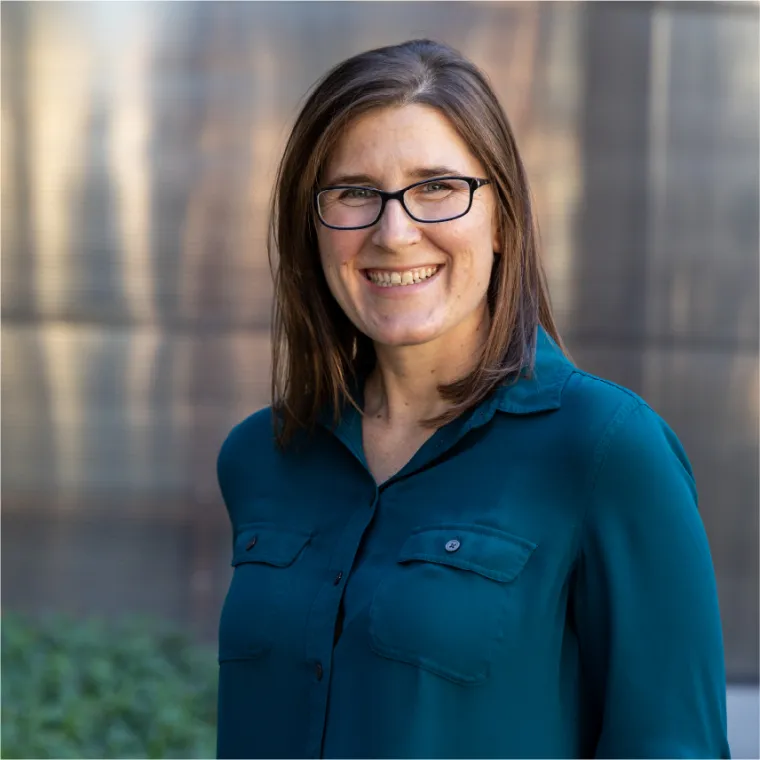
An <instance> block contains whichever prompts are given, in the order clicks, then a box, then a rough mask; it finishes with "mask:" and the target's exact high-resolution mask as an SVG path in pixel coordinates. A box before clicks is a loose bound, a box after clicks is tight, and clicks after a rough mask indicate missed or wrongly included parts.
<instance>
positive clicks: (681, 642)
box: [218, 40, 729, 758]
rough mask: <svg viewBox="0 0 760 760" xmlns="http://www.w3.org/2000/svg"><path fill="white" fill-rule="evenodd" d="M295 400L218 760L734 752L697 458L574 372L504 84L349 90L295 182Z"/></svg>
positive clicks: (370, 65) (284, 340) (290, 257)
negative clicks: (501, 97) (546, 274)
mask: <svg viewBox="0 0 760 760" xmlns="http://www.w3.org/2000/svg"><path fill="white" fill-rule="evenodd" d="M272 231H273V242H274V245H275V247H276V250H277V252H278V254H279V267H278V269H277V274H276V308H275V319H274V336H273V406H272V408H267V409H264V410H262V411H260V412H258V413H256V414H254V415H253V416H251V417H249V418H248V419H247V420H245V421H244V422H242V423H241V424H240V425H238V426H237V427H236V428H235V429H234V430H233V431H232V432H231V433H230V435H229V437H228V439H227V440H226V442H225V443H224V445H223V447H222V450H221V452H220V456H219V462H218V476H219V483H220V487H221V491H222V493H223V496H224V500H225V503H226V506H227V509H228V511H229V515H230V519H231V522H232V527H233V534H234V551H233V560H232V564H233V566H234V573H233V578H232V582H231V586H230V589H229V592H228V595H227V598H226V601H225V604H224V608H223V611H222V616H221V624H220V642H219V660H220V683H219V735H218V754H219V756H220V757H247V758H251V757H373V758H382V757H439V758H443V757H468V758H472V757H500V758H506V757H563V758H570V757H591V756H599V757H629V758H633V757H728V752H729V750H728V746H727V742H726V714H725V680H724V665H723V649H722V639H721V626H720V618H719V612H718V604H717V597H716V588H715V580H714V575H713V568H712V563H711V559H710V553H709V549H708V544H707V540H706V537H705V533H704V530H703V526H702V523H701V521H700V518H699V516H698V513H697V507H696V498H697V497H696V491H695V486H694V480H693V477H692V473H691V469H690V466H689V463H688V461H687V459H686V455H685V454H684V452H683V449H682V448H681V446H680V444H679V442H678V440H677V439H676V437H675V436H674V434H673V433H672V432H671V431H670V429H669V428H668V427H667V425H666V424H665V423H664V422H663V421H662V420H661V419H660V418H659V417H658V416H657V415H656V414H655V413H654V412H653V411H652V410H651V409H650V408H649V407H648V406H647V405H646V404H645V403H644V402H643V401H642V400H641V399H640V398H638V397H637V396H635V395H634V394H633V393H631V392H630V391H628V390H625V389H623V388H620V387H618V386H616V385H614V384H612V383H609V382H606V381H604V380H600V379H598V378H595V377H593V376H591V375H588V374H586V373H584V372H582V371H580V370H579V369H577V368H576V367H574V366H573V365H572V364H571V363H570V361H569V360H568V359H567V358H566V357H565V355H564V353H563V350H562V347H561V346H562V344H561V341H560V338H559V335H558V334H557V329H556V326H555V323H554V320H553V318H552V314H551V310H550V307H549V299H548V296H547V291H546V286H545V284H544V278H543V274H542V271H541V267H540V263H539V258H538V252H537V247H536V239H535V236H534V231H533V217H532V211H531V206H530V200H529V192H528V183H527V180H526V177H525V171H524V169H523V166H522V163H521V161H520V158H519V155H518V152H517V148H516V145H515V141H514V138H513V136H512V133H511V130H510V127H509V125H508V122H507V119H506V117H505V116H504V113H503V111H502V110H501V107H500V106H499V105H498V103H497V100H496V98H495V96H494V94H493V92H492V91H491V89H490V87H489V85H488V84H487V82H486V80H485V79H484V77H483V75H482V74H481V73H480V72H479V71H478V70H477V69H476V68H475V67H474V66H473V65H472V64H471V63H470V62H468V61H466V60H464V59H463V58H462V57H461V56H459V55H458V54H457V53H456V52H455V51H453V50H451V49H450V48H448V47H446V46H444V45H440V44H437V43H433V42H430V41H424V40H423V41H419V40H418V41H413V42H408V43H405V44H403V45H398V46H394V47H388V48H383V49H379V50H374V51H370V52H367V53H364V54H362V55H358V56H356V57H354V58H351V59H349V60H347V61H345V62H344V63H342V64H340V65H339V66H337V67H336V68H335V69H333V70H332V71H331V72H330V73H328V74H327V75H326V77H325V78H324V79H323V80H322V81H321V82H320V83H319V84H318V85H317V86H316V88H315V89H314V91H313V92H312V93H311V96H310V97H309V99H308V100H307V102H306V104H305V105H304V107H303V110H302V111H301V113H300V115H299V116H298V119H297V121H296V124H295V127H294V129H293V132H292V134H291V136H290V140H289V142H288V144H287V147H286V149H285V154H284V157H283V159H282V163H281V166H280V170H279V173H278V177H277V186H276V193H275V203H274V209H273V226H272Z"/></svg>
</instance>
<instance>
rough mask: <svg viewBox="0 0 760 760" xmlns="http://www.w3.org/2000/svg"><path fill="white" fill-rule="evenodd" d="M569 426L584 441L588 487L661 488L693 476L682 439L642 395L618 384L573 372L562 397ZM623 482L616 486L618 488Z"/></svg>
mask: <svg viewBox="0 0 760 760" xmlns="http://www.w3.org/2000/svg"><path fill="white" fill-rule="evenodd" d="M562 411H563V412H564V417H565V424H566V425H567V426H569V427H571V428H573V429H574V430H575V433H574V437H575V438H576V440H577V439H578V437H581V438H582V439H583V443H585V445H584V446H583V449H584V451H585V452H586V454H587V455H588V457H589V459H588V460H587V462H588V464H589V465H590V467H589V470H588V476H589V487H590V489H591V490H592V491H594V490H596V491H598V490H599V489H600V488H602V487H603V486H606V487H608V488H613V489H614V488H617V489H623V488H626V486H625V483H626V482H627V481H629V480H631V479H641V478H645V479H647V481H648V482H649V484H650V485H651V486H653V487H656V486H657V485H658V484H661V483H663V482H664V481H667V480H672V479H673V478H677V479H678V480H679V481H680V480H682V479H685V482H686V484H687V485H688V486H689V487H690V488H691V489H693V474H692V469H691V465H690V463H689V460H688V458H687V455H686V452H685V450H684V447H683V445H682V444H681V441H680V440H679V439H678V437H677V436H676V434H675V433H674V432H673V430H672V429H671V427H670V426H669V425H668V423H667V422H666V421H665V420H664V419H663V418H662V417H661V416H660V415H659V414H658V413H657V412H656V411H655V410H654V409H653V408H652V407H651V406H650V405H649V404H648V403H647V402H646V401H645V400H644V399H643V398H641V397H640V396H639V395H637V394H636V393H634V392H633V391H631V390H629V389H628V388H625V387H623V386H621V385H618V384H617V383H614V382H611V381H609V380H605V379H603V378H600V377H597V376H595V375H592V374H590V373H588V372H583V371H581V370H577V369H576V370H574V371H573V373H572V374H571V376H570V377H569V378H568V381H567V383H566V386H565V388H564V391H563V395H562ZM616 483H617V484H618V486H617V487H616V486H615V484H616Z"/></svg>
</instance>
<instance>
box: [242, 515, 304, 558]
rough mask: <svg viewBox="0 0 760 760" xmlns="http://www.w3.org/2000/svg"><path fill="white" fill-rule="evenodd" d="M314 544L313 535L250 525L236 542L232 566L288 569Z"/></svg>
mask: <svg viewBox="0 0 760 760" xmlns="http://www.w3.org/2000/svg"><path fill="white" fill-rule="evenodd" d="M310 540H311V534H310V533H304V532H302V531H296V530H290V529H284V528H280V527H278V526H276V525H272V524H270V523H250V524H248V525H244V526H242V528H241V529H240V532H239V533H238V535H237V538H236V539H235V549H234V551H233V555H232V566H233V567H236V566H237V565H242V564H245V563H247V562H263V563H264V564H266V565H274V566H275V567H287V566H288V565H291V564H292V563H293V562H294V561H295V559H296V557H297V556H298V555H299V554H300V553H301V550H302V549H303V548H304V546H306V544H308V543H309V541H310Z"/></svg>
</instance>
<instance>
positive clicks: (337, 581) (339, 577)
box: [333, 570, 343, 586]
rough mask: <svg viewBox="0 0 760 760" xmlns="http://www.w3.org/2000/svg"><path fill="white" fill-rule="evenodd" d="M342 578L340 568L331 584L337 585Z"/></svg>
mask: <svg viewBox="0 0 760 760" xmlns="http://www.w3.org/2000/svg"><path fill="white" fill-rule="evenodd" d="M342 579H343V571H342V570H341V571H340V572H339V573H338V574H337V575H336V576H335V580H334V581H333V586H337V585H338V584H339V583H340V582H341V580H342Z"/></svg>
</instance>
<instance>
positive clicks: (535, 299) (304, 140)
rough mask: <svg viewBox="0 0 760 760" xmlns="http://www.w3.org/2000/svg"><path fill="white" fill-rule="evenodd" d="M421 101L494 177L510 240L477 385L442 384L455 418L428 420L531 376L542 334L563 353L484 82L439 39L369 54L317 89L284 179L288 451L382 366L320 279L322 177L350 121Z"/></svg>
mask: <svg viewBox="0 0 760 760" xmlns="http://www.w3.org/2000/svg"><path fill="white" fill-rule="evenodd" d="M412 103H416V104H423V105H428V106H432V107H434V108H436V109H438V110H439V111H440V112H441V113H442V114H443V115H444V116H446V117H447V118H448V120H449V121H450V122H451V124H452V125H453V126H454V128H455V129H456V130H457V131H458V133H459V134H460V135H461V136H462V138H463V139H464V140H465V142H466V143H467V144H468V146H469V148H470V150H471V151H472V153H473V155H474V156H475V157H476V158H477V159H479V160H480V162H481V163H482V164H483V165H484V166H485V167H486V171H487V176H488V178H489V179H490V180H491V182H492V187H493V191H494V193H495V194H496V213H497V214H498V230H499V239H500V242H501V253H500V254H498V255H496V256H495V259H494V267H493V273H492V277H491V282H490V285H489V289H488V303H489V309H490V315H491V323H490V330H489V333H488V337H487V340H486V343H485V346H484V349H483V352H482V354H481V356H480V357H479V358H478V362H477V364H476V366H475V368H474V369H473V370H472V372H471V373H470V374H469V375H467V376H466V377H463V378H461V379H460V380H457V381H456V382H454V383H451V384H449V385H442V386H439V389H438V390H439V393H440V394H441V396H442V397H443V398H444V399H446V400H448V401H449V402H450V403H451V407H450V409H449V410H448V411H447V412H446V413H445V414H443V415H440V416H439V417H436V418H435V419H431V420H424V421H423V422H424V423H425V424H429V425H431V426H440V425H443V424H445V423H447V422H450V421H451V420H453V419H454V418H455V417H457V416H459V415H460V414H461V413H462V412H464V411H465V410H467V409H470V408H472V407H474V406H475V405H477V404H478V403H479V402H480V401H482V400H483V399H484V398H485V397H486V396H487V395H488V394H489V393H491V392H492V391H493V390H494V388H495V387H496V386H497V385H499V384H501V383H503V382H505V381H508V380H511V379H516V377H517V376H518V374H519V372H520V371H521V370H522V369H524V368H525V367H526V366H527V367H530V366H532V361H533V357H534V353H535V342H536V332H537V328H538V325H539V324H540V325H542V326H543V327H544V328H545V329H546V331H547V332H548V333H549V334H550V335H551V336H552V338H553V339H554V340H555V341H556V342H557V343H558V345H560V346H562V341H561V338H560V336H559V333H558V331H557V328H556V325H555V322H554V317H553V315H552V311H551V306H550V301H549V295H548V290H547V286H546V281H545V277H544V272H543V269H542V266H541V262H540V260H539V254H538V247H537V240H536V229H535V220H534V218H533V211H532V207H531V198H530V190H529V187H528V181H527V177H526V174H525V168H524V166H523V163H522V160H521V158H520V155H519V153H518V151H517V145H516V143H515V139H514V136H513V134H512V129H511V127H510V125H509V122H508V120H507V117H506V115H505V113H504V111H503V109H502V108H501V106H500V104H499V102H498V100H497V98H496V95H495V94H494V92H493V90H492V89H491V87H490V85H489V83H488V81H487V79H486V77H485V75H484V74H483V73H482V72H481V71H480V70H479V69H478V68H477V67H476V66H475V65H474V64H472V63H471V62H470V61H468V60H467V59H466V58H464V57H463V56H461V55H460V54H459V53H458V52H457V51H455V50H453V49H452V48H450V47H448V46H447V45H443V44H441V43H438V42H433V41H431V40H411V41H409V42H405V43H403V44H400V45H393V46H389V47H384V48H378V49H376V50H370V51H367V52H365V53H361V54H359V55H356V56H354V57H352V58H349V59H348V60H346V61H343V62H342V63H340V64H338V65H337V66H335V67H334V68H333V69H332V70H331V71H329V72H328V73H327V74H326V75H325V76H324V77H323V78H322V79H321V80H320V81H319V82H317V83H316V85H315V86H314V87H313V89H312V91H311V93H310V94H309V97H308V98H307V99H306V102H305V104H304V106H303V108H302V109H301V111H300V113H299V115H298V117H297V119H296V122H295V125H294V127H293V130H292V132H291V134H290V137H289V139H288V142H287V145H286V147H285V151H284V154H283V157H282V160H281V162H280V165H279V168H278V171H277V176H276V181H275V188H274V194H273V197H272V209H271V216H270V234H269V242H268V251H269V261H270V266H271V267H272V271H273V277H274V308H273V315H272V407H273V413H272V417H273V420H274V421H275V433H276V438H277V441H278V443H279V445H281V446H285V445H287V443H288V442H289V441H290V440H291V439H292V437H293V435H294V433H295V432H296V431H297V430H299V429H307V430H310V429H312V428H313V426H314V425H315V423H316V421H317V418H318V416H319V415H320V413H321V412H322V411H323V409H324V408H325V407H326V406H327V408H330V407H331V408H332V409H333V410H334V419H335V421H336V422H337V421H338V419H339V413H340V409H341V407H342V406H343V405H344V404H345V403H352V404H354V406H357V403H356V400H355V399H354V398H352V396H351V390H350V389H351V387H352V385H353V384H354V383H355V382H356V381H357V379H360V378H361V376H362V373H363V372H365V371H366V370H367V369H369V368H370V367H371V365H372V362H373V360H374V348H373V346H372V343H371V341H370V339H369V338H368V337H367V336H365V335H364V334H362V333H361V332H360V331H359V330H357V329H356V327H354V325H353V324H352V323H351V321H350V320H349V319H348V317H346V315H345V314H344V313H343V311H342V309H341V308H340V306H339V305H338V304H337V302H336V301H335V299H334V298H333V296H332V294H331V293H330V291H329V289H328V286H327V282H326V280H325V277H324V273H323V271H322V266H321V262H320V256H319V251H318V248H317V235H316V228H315V224H316V223H317V222H316V221H315V214H314V212H313V194H314V190H315V188H316V187H317V186H318V184H319V181H320V174H321V172H322V171H323V169H324V164H325V161H326V159H327V157H328V156H329V153H330V151H331V149H332V148H333V146H334V145H335V144H336V142H337V140H338V139H339V137H340V136H341V134H342V132H343V130H344V128H345V127H346V125H347V124H348V123H349V122H350V121H351V120H353V119H355V118H356V117H357V116H359V115H360V114H362V113H366V112H367V111H369V110H371V109H375V108H381V107H387V106H401V105H407V104H412ZM275 258H277V259H278V261H277V264H276V265H275Z"/></svg>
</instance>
